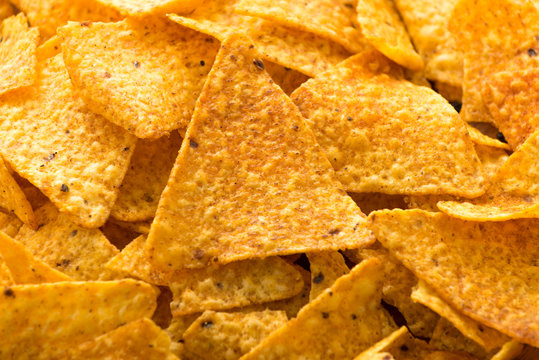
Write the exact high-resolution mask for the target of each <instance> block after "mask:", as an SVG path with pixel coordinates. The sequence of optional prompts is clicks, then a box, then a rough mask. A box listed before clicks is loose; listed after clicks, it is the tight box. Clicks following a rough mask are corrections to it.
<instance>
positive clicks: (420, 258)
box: [369, 210, 539, 346]
mask: <svg viewBox="0 0 539 360" xmlns="http://www.w3.org/2000/svg"><path fill="white" fill-rule="evenodd" d="M369 219H370V221H371V229H372V230H373V232H374V233H375V236H376V238H377V239H378V240H379V241H380V242H381V243H382V245H384V247H386V248H388V249H389V250H390V252H391V253H392V254H394V255H395V256H396V257H397V258H398V259H399V260H401V261H402V263H403V264H404V265H405V266H406V267H407V268H409V269H410V270H412V272H414V274H415V275H417V277H418V278H420V279H422V280H424V281H425V282H426V283H427V284H428V285H430V286H431V287H432V288H433V289H434V290H435V291H436V293H437V294H438V295H439V296H440V297H441V298H442V299H443V300H445V301H446V302H447V303H449V304H450V305H451V306H453V307H454V308H455V309H456V310H458V311H460V312H462V313H463V314H464V315H467V316H469V317H471V318H472V319H474V320H476V321H478V322H480V323H482V324H485V325H487V326H490V327H492V328H494V329H496V330H498V331H500V332H502V333H504V334H506V335H509V336H510V337H512V338H514V339H516V340H518V341H520V342H524V343H527V344H530V345H532V346H537V345H538V344H539V325H538V322H537V314H538V313H539V309H538V306H539V291H538V289H539V276H538V274H539V273H538V272H537V258H538V256H539V250H538V248H537V246H536V244H537V241H538V238H539V227H538V223H537V221H536V220H533V219H532V220H528V219H522V220H511V221H503V222H488V223H481V222H467V221H463V220H458V219H454V218H450V217H448V216H447V215H445V214H442V213H431V212H426V211H422V210H392V211H387V210H385V211H376V212H374V213H371V214H370V215H369Z"/></svg>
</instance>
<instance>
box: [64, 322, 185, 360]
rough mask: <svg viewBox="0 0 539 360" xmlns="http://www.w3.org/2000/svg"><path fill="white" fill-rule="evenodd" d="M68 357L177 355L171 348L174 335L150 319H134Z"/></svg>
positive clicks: (125, 359) (159, 358)
mask: <svg viewBox="0 0 539 360" xmlns="http://www.w3.org/2000/svg"><path fill="white" fill-rule="evenodd" d="M64 356H66V358H67V359H72V360H78V359H81V360H82V359H95V360H101V359H117V360H131V359H134V360H136V359H140V360H143V359H152V360H153V359H155V360H174V359H177V357H176V356H174V355H173V354H172V353H171V352H170V338H169V337H168V335H167V334H166V333H165V332H164V331H163V330H161V328H159V326H157V325H156V324H154V323H153V322H152V321H151V320H149V319H141V320H137V321H132V322H130V323H128V324H126V325H123V326H120V327H118V328H117V329H114V330H112V331H109V332H107V333H105V334H103V335H101V336H98V337H96V338H95V339H93V340H90V341H87V342H84V343H82V344H80V345H78V346H76V347H74V348H73V349H71V350H69V351H67V353H66V354H64Z"/></svg>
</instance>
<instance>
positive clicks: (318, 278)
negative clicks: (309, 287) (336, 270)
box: [313, 272, 324, 284]
mask: <svg viewBox="0 0 539 360" xmlns="http://www.w3.org/2000/svg"><path fill="white" fill-rule="evenodd" d="M322 281H324V274H322V273H321V272H320V273H318V275H316V276H315V277H314V278H313V283H315V284H320V283H321V282H322Z"/></svg>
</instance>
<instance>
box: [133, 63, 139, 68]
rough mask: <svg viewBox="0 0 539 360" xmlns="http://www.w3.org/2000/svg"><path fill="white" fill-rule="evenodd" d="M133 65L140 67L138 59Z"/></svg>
mask: <svg viewBox="0 0 539 360" xmlns="http://www.w3.org/2000/svg"><path fill="white" fill-rule="evenodd" d="M133 65H135V67H136V68H137V69H138V68H139V67H140V63H139V62H138V61H133Z"/></svg>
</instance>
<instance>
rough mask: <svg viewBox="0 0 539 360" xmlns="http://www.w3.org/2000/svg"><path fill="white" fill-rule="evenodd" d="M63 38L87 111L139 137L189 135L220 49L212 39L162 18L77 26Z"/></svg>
mask: <svg viewBox="0 0 539 360" xmlns="http://www.w3.org/2000/svg"><path fill="white" fill-rule="evenodd" d="M59 34H60V36H61V37H62V39H63V43H62V51H63V54H64V59H65V64H66V67H67V71H68V72H69V75H70V77H71V81H72V82H73V84H74V86H75V88H77V91H78V92H79V93H80V95H81V97H82V98H83V99H84V101H85V102H86V104H87V105H88V107H89V108H90V110H92V111H94V112H95V113H97V114H100V115H103V116H104V117H105V118H107V119H109V120H110V121H112V122H113V123H115V124H117V125H119V126H121V127H123V128H124V129H126V130H128V131H129V132H131V133H133V134H135V135H136V136H137V137H140V138H153V139H156V138H159V137H161V136H163V135H167V134H168V133H170V132H171V131H172V130H175V129H185V128H187V125H188V124H189V120H190V119H191V115H192V113H193V109H194V107H195V101H196V99H197V98H198V95H199V94H200V91H201V90H202V86H203V85H204V81H205V80H206V76H207V74H208V72H209V71H210V69H211V66H212V63H213V59H214V58H215V54H216V53H217V49H218V45H217V42H216V41H215V40H213V39H212V38H211V37H208V36H206V35H202V34H199V33H196V32H194V31H192V30H190V29H187V28H185V27H183V26H179V25H177V24H175V23H173V22H172V21H169V20H167V19H161V18H144V19H126V20H123V21H120V22H117V23H91V24H85V23H82V25H81V24H79V23H73V22H72V23H69V24H68V25H67V26H64V27H63V28H61V29H59ZM96 57H97V58H99V61H96V60H95V59H96Z"/></svg>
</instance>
